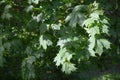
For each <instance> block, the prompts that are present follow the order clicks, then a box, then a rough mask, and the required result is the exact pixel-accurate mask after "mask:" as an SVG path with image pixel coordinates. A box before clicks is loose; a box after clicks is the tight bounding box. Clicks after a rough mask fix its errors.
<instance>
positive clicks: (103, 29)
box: [102, 25, 109, 34]
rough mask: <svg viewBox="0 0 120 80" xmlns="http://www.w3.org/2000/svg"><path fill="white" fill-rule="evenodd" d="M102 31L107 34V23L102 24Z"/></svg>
mask: <svg viewBox="0 0 120 80" xmlns="http://www.w3.org/2000/svg"><path fill="white" fill-rule="evenodd" d="M102 32H103V33H106V34H108V32H109V30H108V26H107V25H103V26H102Z"/></svg>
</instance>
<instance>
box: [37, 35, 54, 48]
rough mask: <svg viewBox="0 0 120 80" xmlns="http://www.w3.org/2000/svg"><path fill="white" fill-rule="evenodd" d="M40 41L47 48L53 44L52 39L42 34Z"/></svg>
mask: <svg viewBox="0 0 120 80" xmlns="http://www.w3.org/2000/svg"><path fill="white" fill-rule="evenodd" d="M39 43H40V46H42V47H43V49H45V50H46V49H47V46H51V45H52V41H51V40H49V39H47V38H44V36H43V35H41V36H40V38H39Z"/></svg>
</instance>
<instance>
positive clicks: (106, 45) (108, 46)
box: [100, 39, 110, 49]
mask: <svg viewBox="0 0 120 80" xmlns="http://www.w3.org/2000/svg"><path fill="white" fill-rule="evenodd" d="M100 42H101V43H102V45H103V46H104V47H105V48H106V49H110V42H109V41H108V40H106V39H100Z"/></svg>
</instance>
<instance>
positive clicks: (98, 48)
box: [96, 40, 103, 56]
mask: <svg viewBox="0 0 120 80" xmlns="http://www.w3.org/2000/svg"><path fill="white" fill-rule="evenodd" d="M96 45H97V46H96V53H98V54H99V55H100V56H101V54H102V53H103V45H102V43H101V41H100V40H97V44H96Z"/></svg>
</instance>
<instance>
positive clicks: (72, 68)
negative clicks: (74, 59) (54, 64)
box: [62, 62, 76, 74]
mask: <svg viewBox="0 0 120 80" xmlns="http://www.w3.org/2000/svg"><path fill="white" fill-rule="evenodd" d="M75 70H76V67H75V64H73V63H70V62H64V64H63V66H62V71H63V72H65V73H66V74H70V73H71V72H73V71H75Z"/></svg>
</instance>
